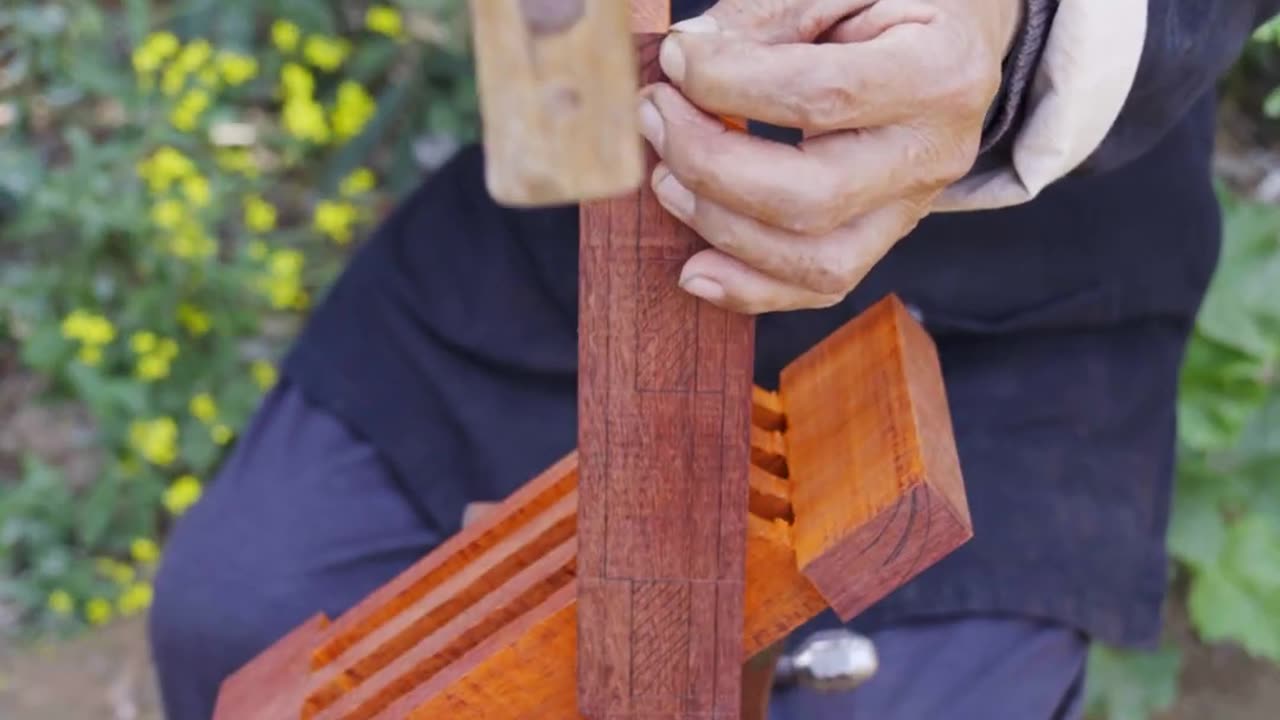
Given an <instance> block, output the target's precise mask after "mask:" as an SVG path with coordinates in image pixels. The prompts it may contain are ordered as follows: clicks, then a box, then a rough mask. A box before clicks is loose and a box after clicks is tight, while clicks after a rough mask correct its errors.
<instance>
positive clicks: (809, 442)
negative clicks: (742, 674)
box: [215, 299, 970, 720]
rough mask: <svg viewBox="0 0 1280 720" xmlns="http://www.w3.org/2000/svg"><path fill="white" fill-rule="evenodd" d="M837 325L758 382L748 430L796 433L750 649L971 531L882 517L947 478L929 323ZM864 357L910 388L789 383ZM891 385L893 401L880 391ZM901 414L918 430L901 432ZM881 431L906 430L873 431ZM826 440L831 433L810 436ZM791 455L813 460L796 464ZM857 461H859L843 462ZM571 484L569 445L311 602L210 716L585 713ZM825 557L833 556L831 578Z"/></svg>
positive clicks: (948, 449) (462, 718)
mask: <svg viewBox="0 0 1280 720" xmlns="http://www.w3.org/2000/svg"><path fill="white" fill-rule="evenodd" d="M832 337H833V339H834V340H835V342H833V343H831V344H824V345H821V346H819V348H820V349H821V350H822V354H821V356H820V357H821V358H822V359H818V360H815V358H817V357H819V356H817V355H815V356H813V357H808V358H801V359H800V360H799V361H797V364H796V365H793V366H792V367H790V368H788V370H787V371H786V372H785V373H784V382H783V384H782V388H781V390H780V392H779V394H778V395H777V396H776V400H777V401H776V402H775V401H774V400H773V399H772V397H773V396H772V395H771V394H770V393H767V392H765V391H762V390H759V389H756V390H755V392H754V393H753V411H752V413H751V415H752V417H753V418H754V420H753V427H755V428H757V429H760V430H768V429H769V428H778V427H785V428H786V430H784V431H781V433H782V435H781V436H782V443H783V446H784V447H783V451H784V453H785V458H784V459H785V460H786V461H787V463H788V466H789V468H790V470H791V477H790V478H782V477H779V476H776V475H773V474H771V473H769V472H768V471H767V470H766V469H764V468H761V467H759V466H753V467H752V468H751V473H750V488H751V493H752V502H751V513H750V515H749V516H748V518H747V524H746V538H745V540H746V573H745V587H744V596H743V610H742V613H743V618H744V626H743V630H742V639H741V641H742V657H741V660H742V661H746V660H747V659H748V658H750V657H751V656H753V655H755V654H756V653H759V652H761V651H762V650H764V649H766V648H768V647H770V646H771V645H773V644H775V643H776V642H778V641H779V640H781V639H782V638H784V637H786V635H787V634H789V633H790V632H791V631H793V630H794V629H795V628H797V627H798V626H800V625H802V624H803V623H805V622H806V621H808V620H809V619H811V618H813V617H814V616H816V615H817V614H818V613H820V612H822V611H823V610H824V609H826V608H827V607H828V605H829V602H830V600H829V599H830V598H836V600H837V601H839V602H844V601H846V600H847V599H848V598H850V597H853V598H856V599H857V603H858V604H864V603H870V602H874V601H875V600H877V599H879V598H881V597H883V596H884V595H886V594H888V593H889V592H891V591H892V590H894V589H896V588H897V587H898V586H899V585H900V584H901V582H903V581H904V579H905V578H906V577H907V575H906V574H904V573H902V572H897V571H895V567H896V566H895V565H894V562H896V561H895V560H893V552H887V553H886V552H884V551H883V549H882V547H881V546H882V544H883V543H888V544H890V545H891V546H892V547H893V548H899V547H901V548H902V550H899V553H898V554H899V555H901V553H902V552H903V551H906V550H910V549H913V548H916V549H918V548H920V547H925V548H926V549H927V552H926V553H918V554H919V556H920V558H921V559H919V560H918V561H917V562H918V567H923V566H925V565H927V564H928V563H930V562H932V560H930V559H929V558H931V557H933V556H934V555H941V554H945V553H946V552H949V551H950V550H952V549H954V548H955V547H956V546H958V545H959V544H960V543H961V542H963V541H964V539H965V538H967V537H969V535H970V532H969V531H968V519H967V518H968V515H967V513H965V514H963V515H958V517H959V518H960V520H959V521H958V522H959V523H960V524H961V526H962V528H963V531H956V532H945V533H941V532H937V531H936V525H937V522H938V521H936V520H935V521H934V523H935V524H934V529H931V528H930V525H929V523H928V522H914V523H910V524H904V523H903V522H901V520H893V521H887V520H886V518H891V517H892V512H893V510H892V508H894V507H899V512H904V513H908V514H909V503H910V502H911V498H912V497H916V496H919V495H921V494H922V493H925V492H932V490H931V486H932V485H933V483H935V482H937V481H938V480H940V479H942V478H943V477H944V476H942V475H938V474H937V473H941V472H942V471H943V470H946V469H947V468H953V467H954V465H955V463H956V460H955V455H954V452H955V449H954V443H953V442H952V439H951V435H950V427H949V424H948V423H947V422H942V421H941V420H940V418H939V417H938V413H939V412H945V402H944V400H943V396H942V386H941V376H940V373H939V370H938V365H937V360H936V355H935V353H934V350H933V347H932V344H931V343H927V342H921V338H922V337H923V335H922V331H921V330H920V329H919V327H918V326H917V325H916V324H915V322H914V321H913V320H912V319H911V318H910V316H908V315H906V314H905V313H904V312H902V311H901V307H900V305H898V304H897V301H896V300H893V299H889V300H885V301H883V302H882V303H881V304H879V305H877V306H876V307H874V308H872V309H871V310H869V311H868V312H867V313H866V314H864V315H863V316H862V317H860V318H858V319H856V320H855V321H853V323H851V324H850V325H848V326H847V327H846V328H845V329H844V330H841V331H839V332H837V333H836V334H835V335H833V336H832ZM925 339H926V340H927V338H925ZM854 354H857V355H864V354H865V355H867V356H869V357H878V358H881V362H886V360H885V358H895V357H897V358H903V359H904V362H903V363H902V364H901V365H900V366H899V367H898V368H897V369H891V370H890V371H889V372H888V373H887V374H886V375H884V376H883V377H881V378H879V382H882V383H886V384H888V385H893V384H905V385H906V387H905V388H904V392H902V393H898V394H893V393H884V392H875V393H870V394H868V391H865V390H864V391H860V392H853V391H849V389H848V388H846V389H845V390H843V391H842V392H845V393H846V394H844V395H830V396H826V400H827V401H826V402H821V403H815V402H812V400H813V398H814V397H816V396H813V395H809V394H801V395H796V396H794V398H793V396H792V395H790V394H788V393H789V392H790V391H791V390H792V389H793V388H797V387H798V388H802V392H803V393H811V392H814V391H815V390H814V389H815V388H819V387H821V386H822V385H823V383H824V382H830V381H831V380H830V378H831V377H835V375H833V373H835V372H844V371H845V370H843V368H846V367H848V366H849V356H850V355H854ZM801 363H806V364H801ZM853 366H857V363H856V362H855V363H853ZM807 375H812V377H806V376H807ZM815 379H816V380H815ZM866 384H868V385H870V384H874V383H870V382H868V383H866ZM885 394H888V395H891V396H892V397H894V398H896V399H895V400H894V401H893V402H883V401H880V400H877V398H880V397H881V395H885ZM833 398H841V401H840V402H832V401H831V400H832V399H833ZM872 400H875V404H874V405H867V404H866V403H869V402H871V401H872ZM801 408H803V409H801ZM765 410H770V412H764V411H765ZM784 411H785V412H784ZM857 423H865V425H864V426H863V427H862V428H861V433H860V434H857V435H856V437H861V438H863V440H864V441H861V442H859V441H855V440H853V439H851V438H853V437H855V435H853V434H851V433H852V432H853V429H854V428H855V427H856V425H857ZM905 425H910V426H912V427H914V428H915V429H914V430H912V431H904V430H902V429H901V428H902V427H903V426H905ZM762 426H763V427H762ZM881 428H889V429H891V432H889V433H888V435H887V436H891V437H897V438H898V439H897V440H886V439H877V440H875V441H873V442H872V441H866V437H867V436H871V435H874V434H876V433H877V432H879V430H878V429H881ZM773 432H777V430H773ZM820 435H825V436H826V437H827V438H828V439H827V440H825V441H818V440H814V439H813V438H816V437H818V436H820ZM793 438H799V439H801V443H800V444H797V443H795V442H793ZM902 438H907V439H906V440H904V439H902ZM771 442H772V441H771ZM801 446H803V447H805V448H807V449H802V447H801ZM776 449H777V448H776V447H775V448H774V450H776ZM797 450H798V451H799V452H800V455H801V456H804V455H805V453H806V452H808V453H810V456H809V458H808V459H807V460H802V461H800V462H799V463H797V462H796V456H795V455H794V453H795V452H796V451H797ZM855 457H856V458H857V459H858V461H859V462H857V463H853V462H851V458H855ZM814 464H820V465H822V467H810V465H814ZM827 467H831V468H837V469H838V471H835V472H828V471H826V470H825V468H827ZM801 468H804V469H803V470H802V469H801ZM811 471H812V474H811ZM945 477H947V478H949V479H950V480H951V481H953V482H952V484H950V485H948V486H947V490H946V491H945V492H946V494H947V497H945V498H943V499H944V500H946V507H948V508H950V507H954V506H957V505H958V506H960V507H963V506H964V494H963V487H962V485H961V484H960V481H959V476H958V475H947V476H945ZM577 482H578V464H577V454H576V453H574V454H570V455H569V456H567V457H565V458H564V459H563V460H561V461H560V462H558V463H556V464H555V465H553V466H552V467H550V468H548V469H547V471H545V472H543V473H542V474H541V475H539V476H538V477H537V478H534V479H533V480H532V481H530V482H529V483H528V484H526V485H525V486H524V487H522V488H520V489H519V490H518V491H516V492H515V493H513V494H512V495H511V497H509V498H507V499H506V500H505V501H503V502H502V503H501V504H499V505H498V506H497V507H495V508H494V509H493V510H491V511H490V512H488V513H486V514H484V515H482V516H480V518H479V520H477V521H476V522H475V524H473V525H470V526H468V527H467V528H465V529H464V530H462V531H461V532H460V533H458V534H457V535H455V536H454V537H453V538H451V539H450V540H448V541H447V542H446V543H444V544H443V545H441V546H440V547H439V548H438V549H436V550H435V551H434V552H432V553H430V554H428V555H427V556H425V557H424V558H422V559H421V560H420V561H418V562H417V563H416V564H414V565H413V566H412V567H411V568H409V569H408V570H406V571H405V572H403V573H401V574H400V575H399V576H398V577H396V578H394V579H393V580H391V581H389V582H388V583H387V584H386V585H384V586H382V587H381V588H379V589H378V590H376V591H375V592H373V593H371V594H370V595H369V596H368V597H367V598H366V599H365V600H364V601H362V602H361V603H359V604H358V605H357V606H356V607H354V608H352V609H351V610H349V611H348V612H347V613H345V614H343V615H342V616H341V617H340V618H338V619H337V620H336V621H335V622H333V623H329V622H328V621H327V620H326V619H325V618H324V617H323V616H319V615H317V616H316V617H314V618H312V619H311V620H310V621H308V622H307V623H304V624H303V625H302V626H300V627H299V628H298V629H297V630H295V631H293V632H292V633H290V634H289V635H287V636H286V637H284V638H283V639H282V640H280V641H279V642H278V643H276V644H275V645H273V646H272V647H271V648H268V649H267V650H266V651H264V652H263V653H262V654H261V655H260V656H259V657H258V658H256V659H255V660H253V661H252V662H250V663H249V664H248V665H246V666H245V667H244V668H242V669H241V670H240V671H239V672H237V673H236V674H235V675H233V676H232V677H231V678H229V679H228V680H227V681H226V683H224V685H223V688H222V693H221V695H220V697H219V704H218V709H217V711H216V713H215V718H216V719H217V720H293V719H295V718H303V717H315V718H324V719H327V720H333V719H337V718H341V719H342V720H354V719H355V718H373V719H376V720H392V718H395V719H397V720H398V719H399V718H405V717H410V718H422V719H423V720H434V719H435V718H450V720H455V719H457V720H533V719H534V718H538V719H542V718H546V719H547V720H556V719H558V718H569V719H576V718H580V717H581V716H580V714H579V713H578V710H577V700H576V698H577V686H576V685H577V684H576V678H577V670H576V666H577V659H578V657H577V639H578V638H577V627H578V621H579V617H578V609H579V606H578V597H579V594H578V593H579V590H580V588H579V586H578V582H577V577H576V562H577V545H576V543H577V534H576V526H575V525H574V519H575V517H576V516H575V513H576V510H577ZM938 492H939V493H940V494H942V493H943V491H942V490H941V489H939V490H938ZM864 496H865V497H867V498H874V503H869V502H865V500H864ZM797 498H804V499H805V500H804V501H803V502H796V499H797ZM823 499H829V501H828V502H825V503H824V502H823ZM917 502H924V500H918V501H917ZM930 502H933V501H932V500H930ZM831 504H844V505H849V506H850V507H851V508H858V507H864V506H865V507H868V508H871V507H879V508H882V509H881V510H880V511H879V512H874V511H870V510H865V509H864V510H863V511H861V512H853V511H849V512H835V513H832V512H831V511H830V510H829V509H825V506H826V505H831ZM884 508H887V509H888V512H889V513H890V514H889V515H888V516H886V514H885V513H886V510H884ZM837 509H838V508H837ZM919 513H920V511H919V510H918V511H917V515H919ZM792 516H794V522H791V521H790V520H789V519H790V518H791V517H792ZM814 518H817V522H814V521H813V519H814ZM918 519H926V518H918ZM814 528H823V529H824V531H825V532H826V533H827V539H826V543H825V544H823V545H818V547H821V548H823V549H822V550H820V552H819V554H818V557H817V560H816V561H810V562H809V563H807V564H805V563H802V562H798V556H797V549H798V547H799V544H800V535H801V534H804V535H805V541H806V542H809V543H813V541H814V539H815V538H818V537H820V536H819V535H818V531H816V530H815V529H814ZM890 534H892V535H891V537H889V538H886V539H885V540H882V541H881V542H879V543H877V542H870V540H872V539H874V538H876V537H878V536H887V535H890ZM890 540H892V542H890ZM868 545H869V546H870V548H871V549H870V550H869V551H866V552H864V550H867V547H868ZM887 557H888V558H889V559H890V560H889V562H888V563H886V558H887ZM831 558H839V559H840V561H839V562H840V564H839V574H838V575H837V574H836V573H835V571H834V570H832V569H831V568H832V567H834V565H835V564H834V563H833V561H832V560H831ZM517 559H518V560H517ZM802 567H803V570H804V572H802V571H801V570H802ZM815 567H816V568H817V569H818V570H819V572H818V573H815V572H814V569H815ZM886 568H888V569H886ZM917 569H918V568H917ZM824 571H825V572H827V573H828V574H827V575H823V574H822V572H824ZM815 578H816V579H815ZM690 670H691V671H694V670H695V669H693V668H691V669H690ZM755 710H758V709H757V708H744V712H752V711H755Z"/></svg>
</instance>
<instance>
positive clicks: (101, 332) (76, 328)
mask: <svg viewBox="0 0 1280 720" xmlns="http://www.w3.org/2000/svg"><path fill="white" fill-rule="evenodd" d="M62 335H63V337H65V338H67V339H68V340H79V341H80V342H82V343H84V344H86V345H106V344H108V343H110V342H111V341H113V340H115V339H116V328H115V326H114V325H112V324H111V321H110V320H108V319H107V318H106V317H104V316H102V315H97V314H95V313H91V312H87V311H85V310H73V311H72V312H71V313H70V314H68V315H67V316H66V317H65V318H63V320H62Z"/></svg>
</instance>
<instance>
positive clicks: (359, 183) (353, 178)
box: [339, 167, 378, 197]
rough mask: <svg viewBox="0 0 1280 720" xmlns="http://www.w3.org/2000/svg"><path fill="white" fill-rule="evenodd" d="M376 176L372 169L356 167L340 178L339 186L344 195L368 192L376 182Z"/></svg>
mask: <svg viewBox="0 0 1280 720" xmlns="http://www.w3.org/2000/svg"><path fill="white" fill-rule="evenodd" d="M377 182H378V181H377V178H375V177H374V175H373V171H372V170H370V169H369V168H363V167H362V168H356V169H355V170H353V171H352V172H351V174H350V175H347V176H346V177H345V178H343V179H342V185H341V186H340V187H339V192H341V193H342V194H343V195H344V196H346V197H354V196H356V195H362V194H364V193H367V192H369V191H370V190H372V189H373V188H374V185H376V184H377Z"/></svg>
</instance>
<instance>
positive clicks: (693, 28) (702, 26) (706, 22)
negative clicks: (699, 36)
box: [669, 15, 720, 33]
mask: <svg viewBox="0 0 1280 720" xmlns="http://www.w3.org/2000/svg"><path fill="white" fill-rule="evenodd" d="M669 30H670V31H671V32H682V33H713V32H720V23H718V22H716V19H715V18H713V17H711V16H710V15H699V16H698V17H694V18H689V19H688V20H681V21H680V22H678V23H676V24H675V25H672V26H671V27H670V28H669Z"/></svg>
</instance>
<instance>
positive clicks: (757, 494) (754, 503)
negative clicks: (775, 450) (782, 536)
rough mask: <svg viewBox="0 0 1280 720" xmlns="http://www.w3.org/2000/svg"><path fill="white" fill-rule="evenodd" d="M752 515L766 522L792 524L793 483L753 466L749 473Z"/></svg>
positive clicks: (749, 504) (749, 503)
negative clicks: (778, 521) (773, 521)
mask: <svg viewBox="0 0 1280 720" xmlns="http://www.w3.org/2000/svg"><path fill="white" fill-rule="evenodd" d="M748 484H749V486H750V496H749V502H748V506H749V507H750V509H751V513H752V514H753V515H755V516H757V517H760V518H763V519H765V520H783V521H785V522H788V523H790V522H792V521H793V520H794V516H793V515H792V512H791V483H789V482H787V481H786V480H783V479H782V478H780V477H778V476H777V475H774V474H773V473H771V472H769V471H768V470H765V469H763V468H759V467H756V466H755V465H752V466H751V469H750V470H749V471H748Z"/></svg>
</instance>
